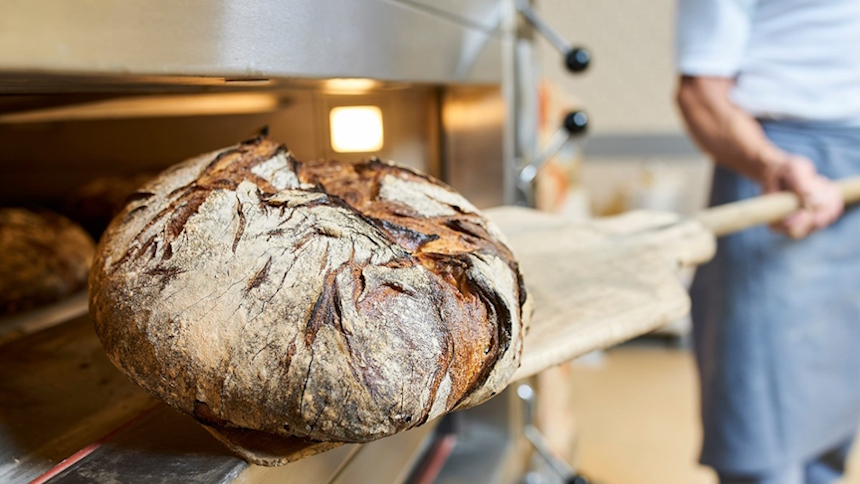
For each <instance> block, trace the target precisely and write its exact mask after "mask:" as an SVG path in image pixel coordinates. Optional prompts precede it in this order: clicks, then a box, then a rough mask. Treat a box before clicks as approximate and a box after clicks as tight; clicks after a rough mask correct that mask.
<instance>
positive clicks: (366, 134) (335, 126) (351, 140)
mask: <svg viewBox="0 0 860 484" xmlns="http://www.w3.org/2000/svg"><path fill="white" fill-rule="evenodd" d="M329 121H330V124H331V147H332V149H334V150H335V151H336V152H338V153H368V152H372V151H379V150H381V149H382V110H381V109H379V108H378V107H377V106H340V107H336V108H332V110H331V113H330V114H329Z"/></svg>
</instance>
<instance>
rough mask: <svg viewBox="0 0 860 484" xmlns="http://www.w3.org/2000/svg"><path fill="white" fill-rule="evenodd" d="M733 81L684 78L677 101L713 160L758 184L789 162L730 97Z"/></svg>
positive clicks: (688, 125)
mask: <svg viewBox="0 0 860 484" xmlns="http://www.w3.org/2000/svg"><path fill="white" fill-rule="evenodd" d="M733 86H734V80H733V79H730V78H718V77H687V76H684V77H682V78H681V80H680V83H679V87H678V95H677V101H678V106H679V107H680V109H681V113H682V114H683V116H684V121H685V122H686V125H687V129H688V130H689V133H690V135H691V136H692V138H693V139H694V140H695V142H696V143H697V144H698V145H699V147H700V148H701V149H702V150H703V151H705V152H706V153H708V154H709V155H711V156H712V157H713V158H714V160H715V161H716V162H717V163H719V164H721V165H723V166H725V167H727V168H730V169H732V170H735V171H737V172H739V173H741V174H743V175H745V176H747V177H749V178H751V179H753V180H755V181H757V182H759V183H763V182H764V181H765V180H766V179H767V178H768V177H769V174H770V173H772V172H773V171H774V170H776V169H777V168H778V166H779V165H780V164H781V163H783V162H785V161H786V158H787V154H786V153H784V152H783V151H782V150H780V149H779V148H777V147H776V146H775V145H774V144H773V143H771V141H770V140H768V139H767V137H766V136H765V134H764V132H763V131H762V128H761V126H760V125H759V124H758V122H757V121H756V120H755V119H754V118H753V117H752V116H750V115H749V114H747V113H746V112H745V111H743V110H742V109H740V108H739V107H737V106H736V105H735V104H734V103H733V102H732V100H731V98H730V96H729V95H730V92H731V89H732V87H733Z"/></svg>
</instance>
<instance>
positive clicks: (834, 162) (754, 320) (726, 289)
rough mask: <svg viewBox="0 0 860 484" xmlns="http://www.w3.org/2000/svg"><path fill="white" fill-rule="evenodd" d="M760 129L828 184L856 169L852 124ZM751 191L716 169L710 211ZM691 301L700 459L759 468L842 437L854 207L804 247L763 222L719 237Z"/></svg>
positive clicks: (851, 356) (855, 398)
mask: <svg viewBox="0 0 860 484" xmlns="http://www.w3.org/2000/svg"><path fill="white" fill-rule="evenodd" d="M763 127H764V129H765V133H766V134H767V136H768V137H769V138H770V139H771V140H772V141H773V142H774V143H775V144H776V145H777V146H779V147H781V148H782V149H783V150H785V151H788V152H791V153H796V154H801V155H805V156H807V157H809V158H810V159H811V160H813V161H814V162H815V164H816V166H817V167H818V170H819V172H821V173H823V174H824V175H826V176H828V177H831V178H843V177H847V176H852V175H858V174H860V128H847V127H834V126H828V125H821V124H801V123H791V122H766V123H764V124H763ZM759 194H760V189H759V187H758V185H757V184H755V183H753V182H751V181H749V180H748V179H746V178H743V177H741V176H739V175H736V174H735V173H733V172H731V171H728V170H724V169H721V168H717V169H716V171H715V174H714V180H713V188H712V195H711V204H713V205H719V204H723V203H728V202H732V201H735V200H741V199H745V198H749V197H753V196H756V195H759ZM691 296H692V298H693V322H694V331H693V334H694V345H695V351H696V359H697V363H698V368H699V374H700V381H701V397H702V423H703V427H704V443H703V446H702V455H701V462H702V463H703V464H705V465H708V466H711V467H714V468H715V469H717V470H718V471H720V472H731V473H738V474H744V473H750V474H754V473H761V472H768V471H770V470H773V469H779V468H784V467H785V466H787V465H791V464H794V463H799V462H802V461H806V460H809V459H812V458H814V457H816V456H818V455H820V454H822V453H823V452H825V451H827V450H828V449H831V448H833V447H834V446H837V445H839V444H840V443H843V442H845V441H846V440H848V439H850V438H851V436H852V435H853V434H854V432H855V431H856V430H857V426H858V423H860V208H853V209H852V208H849V209H847V210H846V213H845V215H844V216H843V217H842V218H841V219H840V220H839V221H838V222H837V223H836V224H835V225H833V226H831V227H829V228H828V229H826V230H824V231H822V232H819V233H816V234H813V235H812V236H810V237H809V238H807V239H805V240H801V241H794V240H792V239H790V238H788V237H786V236H783V235H779V234H776V233H774V232H772V231H770V230H769V229H768V228H766V227H757V228H753V229H750V230H746V231H744V232H741V233H739V234H735V235H732V236H729V237H725V238H723V239H721V240H720V241H719V245H718V250H717V255H716V257H715V258H714V260H713V261H711V262H710V263H709V264H707V265H705V266H703V267H701V268H700V269H699V271H698V272H697V275H696V279H695V281H694V283H693V287H692V289H691Z"/></svg>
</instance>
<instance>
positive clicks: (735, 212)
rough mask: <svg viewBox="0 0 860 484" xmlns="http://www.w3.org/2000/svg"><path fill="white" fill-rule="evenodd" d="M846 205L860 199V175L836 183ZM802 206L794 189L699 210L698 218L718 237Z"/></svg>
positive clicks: (768, 222) (781, 216)
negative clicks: (793, 191) (792, 191)
mask: <svg viewBox="0 0 860 484" xmlns="http://www.w3.org/2000/svg"><path fill="white" fill-rule="evenodd" d="M836 184H837V185H839V189H840V190H841V191H842V198H843V200H845V205H849V204H852V203H855V202H858V201H860V176H856V177H851V178H844V179H842V180H839V181H837V182H836ZM798 208H800V200H799V199H798V198H797V195H795V194H794V193H791V192H779V193H771V194H769V195H762V196H760V197H755V198H751V199H749V200H742V201H740V202H734V203H727V204H725V205H720V206H718V207H713V208H708V209H705V210H702V211H701V212H699V213H697V214H696V216H695V218H696V220H698V221H699V222H701V223H702V224H703V225H704V226H705V227H707V228H708V229H709V230H710V231H711V232H713V233H714V235H716V236H717V237H720V236H723V235H728V234H733V233H735V232H740V231H741V230H744V229H748V228H750V227H755V226H756V225H761V224H770V223H774V222H777V221H779V220H781V219H783V218H785V217H787V216H789V215H791V214H792V213H793V212H794V211H795V210H797V209H798Z"/></svg>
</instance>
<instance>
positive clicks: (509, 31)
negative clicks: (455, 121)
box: [501, 0, 520, 205]
mask: <svg viewBox="0 0 860 484" xmlns="http://www.w3.org/2000/svg"><path fill="white" fill-rule="evenodd" d="M502 3H503V7H502V23H501V35H502V42H501V44H502V96H503V97H504V99H505V127H504V134H503V141H502V142H503V143H504V146H503V149H502V154H503V157H504V160H503V163H504V167H503V171H502V172H503V176H502V183H503V198H504V203H505V205H513V204H514V203H516V201H517V179H518V176H519V165H520V159H519V149H518V146H517V145H518V143H517V139H518V136H517V134H518V129H517V119H518V118H519V109H518V103H519V95H518V83H517V59H516V58H517V53H516V45H517V30H518V29H517V25H518V23H519V19H518V17H519V12H518V10H517V1H516V0H502Z"/></svg>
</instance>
